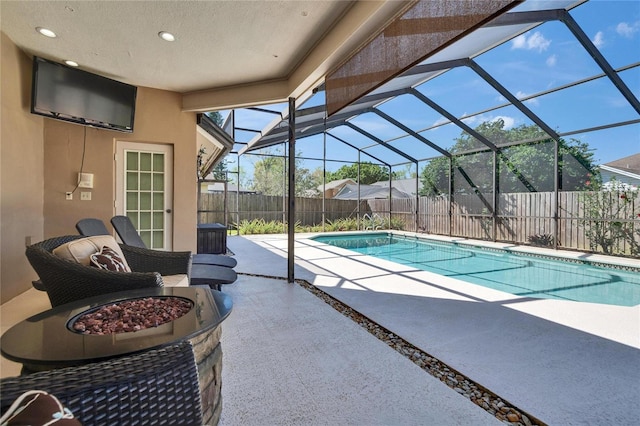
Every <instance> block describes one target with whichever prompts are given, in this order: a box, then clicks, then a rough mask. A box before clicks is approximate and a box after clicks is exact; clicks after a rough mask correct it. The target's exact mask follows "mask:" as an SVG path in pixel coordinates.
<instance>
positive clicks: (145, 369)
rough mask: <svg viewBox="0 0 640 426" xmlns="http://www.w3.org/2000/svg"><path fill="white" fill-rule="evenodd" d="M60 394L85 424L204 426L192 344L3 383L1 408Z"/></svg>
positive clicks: (187, 343)
mask: <svg viewBox="0 0 640 426" xmlns="http://www.w3.org/2000/svg"><path fill="white" fill-rule="evenodd" d="M34 389H37V390H43V391H46V392H48V393H50V394H52V395H54V396H56V397H57V398H58V399H59V400H60V402H61V403H62V404H63V405H64V406H66V407H67V408H69V409H70V410H71V412H72V413H73V414H74V416H75V417H76V418H77V419H78V420H79V421H80V422H81V423H82V424H84V425H125V424H136V425H189V426H192V425H201V424H202V404H201V399H200V390H199V384H198V373H197V366H196V363H195V358H194V354H193V348H192V347H191V344H190V343H189V342H181V343H179V344H176V345H173V346H169V347H165V348H162V349H155V350H150V351H146V352H142V353H138V354H134V355H130V356H124V357H120V358H115V359H111V360H107V361H102V362H96V363H92V364H85V365H81V366H77V367H66V368H61V369H56V370H49V371H43V372H38V373H33V374H26V375H22V376H19V377H10V378H6V379H2V380H0V405H1V407H0V409H1V411H2V412H4V411H5V410H7V409H8V408H9V406H10V405H11V403H12V402H13V401H14V400H16V399H17V398H18V397H19V396H20V395H21V394H22V393H24V392H26V391H28V390H34Z"/></svg>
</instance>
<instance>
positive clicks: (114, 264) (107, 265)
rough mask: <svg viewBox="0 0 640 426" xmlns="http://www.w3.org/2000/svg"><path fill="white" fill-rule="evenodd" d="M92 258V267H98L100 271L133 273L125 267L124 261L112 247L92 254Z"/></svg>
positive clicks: (103, 248)
mask: <svg viewBox="0 0 640 426" xmlns="http://www.w3.org/2000/svg"><path fill="white" fill-rule="evenodd" d="M90 258H91V265H93V266H97V267H98V268H100V269H107V270H109V271H117V272H131V269H129V268H128V267H127V265H125V263H124V259H123V258H122V257H120V256H119V255H118V253H116V251H115V250H113V249H112V248H110V247H107V246H104V247H102V250H100V251H99V252H98V253H94V254H92V255H91V256H90Z"/></svg>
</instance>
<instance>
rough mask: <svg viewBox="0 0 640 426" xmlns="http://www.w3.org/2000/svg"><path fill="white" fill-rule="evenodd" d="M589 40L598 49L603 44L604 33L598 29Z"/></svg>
mask: <svg viewBox="0 0 640 426" xmlns="http://www.w3.org/2000/svg"><path fill="white" fill-rule="evenodd" d="M591 41H592V42H593V44H594V45H595V46H596V47H597V48H598V49H600V48H601V47H602V46H604V33H603V32H602V31H598V32H597V33H596V35H595V36H593V40H591Z"/></svg>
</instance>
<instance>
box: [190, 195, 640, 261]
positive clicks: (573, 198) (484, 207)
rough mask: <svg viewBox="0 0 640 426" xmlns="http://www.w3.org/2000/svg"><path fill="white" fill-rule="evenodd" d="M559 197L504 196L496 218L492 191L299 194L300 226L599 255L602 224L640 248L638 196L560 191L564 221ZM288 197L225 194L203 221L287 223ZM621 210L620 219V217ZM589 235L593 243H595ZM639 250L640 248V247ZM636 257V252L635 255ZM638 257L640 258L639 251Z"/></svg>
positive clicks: (207, 207) (624, 250)
mask: <svg viewBox="0 0 640 426" xmlns="http://www.w3.org/2000/svg"><path fill="white" fill-rule="evenodd" d="M585 194H600V195H599V196H600V197H604V198H603V201H604V204H603V206H601V209H600V210H607V212H605V213H608V214H605V215H600V216H599V215H597V214H596V215H595V217H587V215H592V216H593V215H594V210H593V207H592V208H591V209H589V208H587V211H585ZM623 195H625V196H623ZM554 198H555V193H554V192H537V193H508V194H499V195H498V197H497V199H496V202H497V209H496V216H495V220H494V217H493V215H492V211H493V207H492V206H493V204H494V200H493V195H492V194H469V195H467V194H465V195H455V196H454V198H453V202H451V203H450V202H449V198H448V197H446V196H437V197H420V198H419V199H417V200H416V198H396V199H392V200H391V202H390V200H388V199H379V200H361V201H360V204H358V201H355V200H335V199H327V200H324V202H323V200H322V199H319V198H302V197H296V199H295V206H296V221H297V222H300V224H302V225H316V224H320V223H322V220H323V211H324V219H325V220H326V221H334V220H336V219H340V218H350V217H351V218H354V217H361V218H362V217H364V216H365V214H366V215H368V216H369V217H371V216H374V217H375V216H380V217H382V218H384V219H389V218H392V219H394V220H395V221H396V222H397V221H402V222H403V223H404V230H406V231H413V232H425V233H430V234H439V235H451V236H457V237H464V238H473V239H482V240H494V239H495V240H497V241H506V242H514V243H525V244H526V243H531V242H532V240H531V239H532V238H535V237H536V236H538V237H540V236H550V237H553V238H554V239H555V238H557V243H558V246H559V247H561V248H570V249H577V250H591V251H599V250H600V248H598V247H594V245H593V241H591V240H592V239H593V233H594V231H593V230H594V229H596V228H595V227H596V225H603V224H605V225H611V224H613V225H614V226H616V225H617V224H621V226H624V227H625V229H627V230H628V232H629V234H630V235H635V240H633V238H632V240H633V241H635V244H640V217H638V216H637V215H638V214H640V194H638V193H637V192H635V193H633V192H627V193H622V192H615V191H608V192H602V193H583V192H559V193H558V220H557V224H556V221H555V220H554V217H555V210H556V209H555V205H556V203H555V200H554ZM286 206H287V198H286V197H284V198H283V197H281V196H269V195H259V194H236V193H228V194H227V208H226V213H227V216H226V220H225V206H224V195H223V194H221V193H220V194H219V193H211V194H202V196H201V198H200V206H199V209H198V210H199V223H212V222H220V223H226V224H228V225H230V227H233V226H232V225H233V224H234V223H239V222H241V221H243V220H249V221H251V220H254V219H264V220H266V221H282V222H285V221H286ZM616 213H618V216H616ZM590 233H591V236H592V238H591V239H590V238H589V235H590ZM616 244H617V246H616V247H615V250H614V251H613V252H616V253H620V254H629V253H632V251H633V250H634V248H633V247H632V245H633V243H630V241H629V240H628V239H627V240H624V239H623V240H621V241H618V242H617V243H616ZM636 248H637V246H636ZM632 254H633V253H632ZM636 254H637V253H636Z"/></svg>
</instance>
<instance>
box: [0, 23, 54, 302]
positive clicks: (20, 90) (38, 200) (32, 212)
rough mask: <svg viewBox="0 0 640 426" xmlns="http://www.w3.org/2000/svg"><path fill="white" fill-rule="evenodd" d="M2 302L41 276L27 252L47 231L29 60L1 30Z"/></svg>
mask: <svg viewBox="0 0 640 426" xmlns="http://www.w3.org/2000/svg"><path fill="white" fill-rule="evenodd" d="M0 37H1V39H2V40H1V45H0V51H1V52H2V57H1V61H0V65H1V71H0V72H1V80H2V85H1V98H2V112H1V115H0V128H1V129H2V130H1V133H0V188H1V190H0V248H1V251H0V301H1V302H5V301H7V300H9V299H11V298H13V297H15V296H17V295H18V294H20V293H22V292H23V291H25V290H26V289H28V288H30V287H31V280H34V279H37V275H36V274H35V272H33V269H31V266H30V265H29V262H28V261H27V258H26V257H25V255H24V250H25V245H26V242H27V241H26V240H27V238H29V239H31V240H32V241H34V242H35V241H39V240H41V239H42V235H43V193H44V179H43V176H44V174H43V165H44V152H43V137H42V129H43V121H44V120H43V119H42V118H41V117H39V116H36V115H33V114H30V113H29V108H30V93H31V60H30V59H29V58H28V57H27V56H26V55H25V54H24V53H23V52H22V51H20V50H19V49H18V48H17V47H16V46H15V45H14V44H13V42H12V41H11V40H10V39H9V38H8V37H7V36H6V35H5V34H4V33H0Z"/></svg>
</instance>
